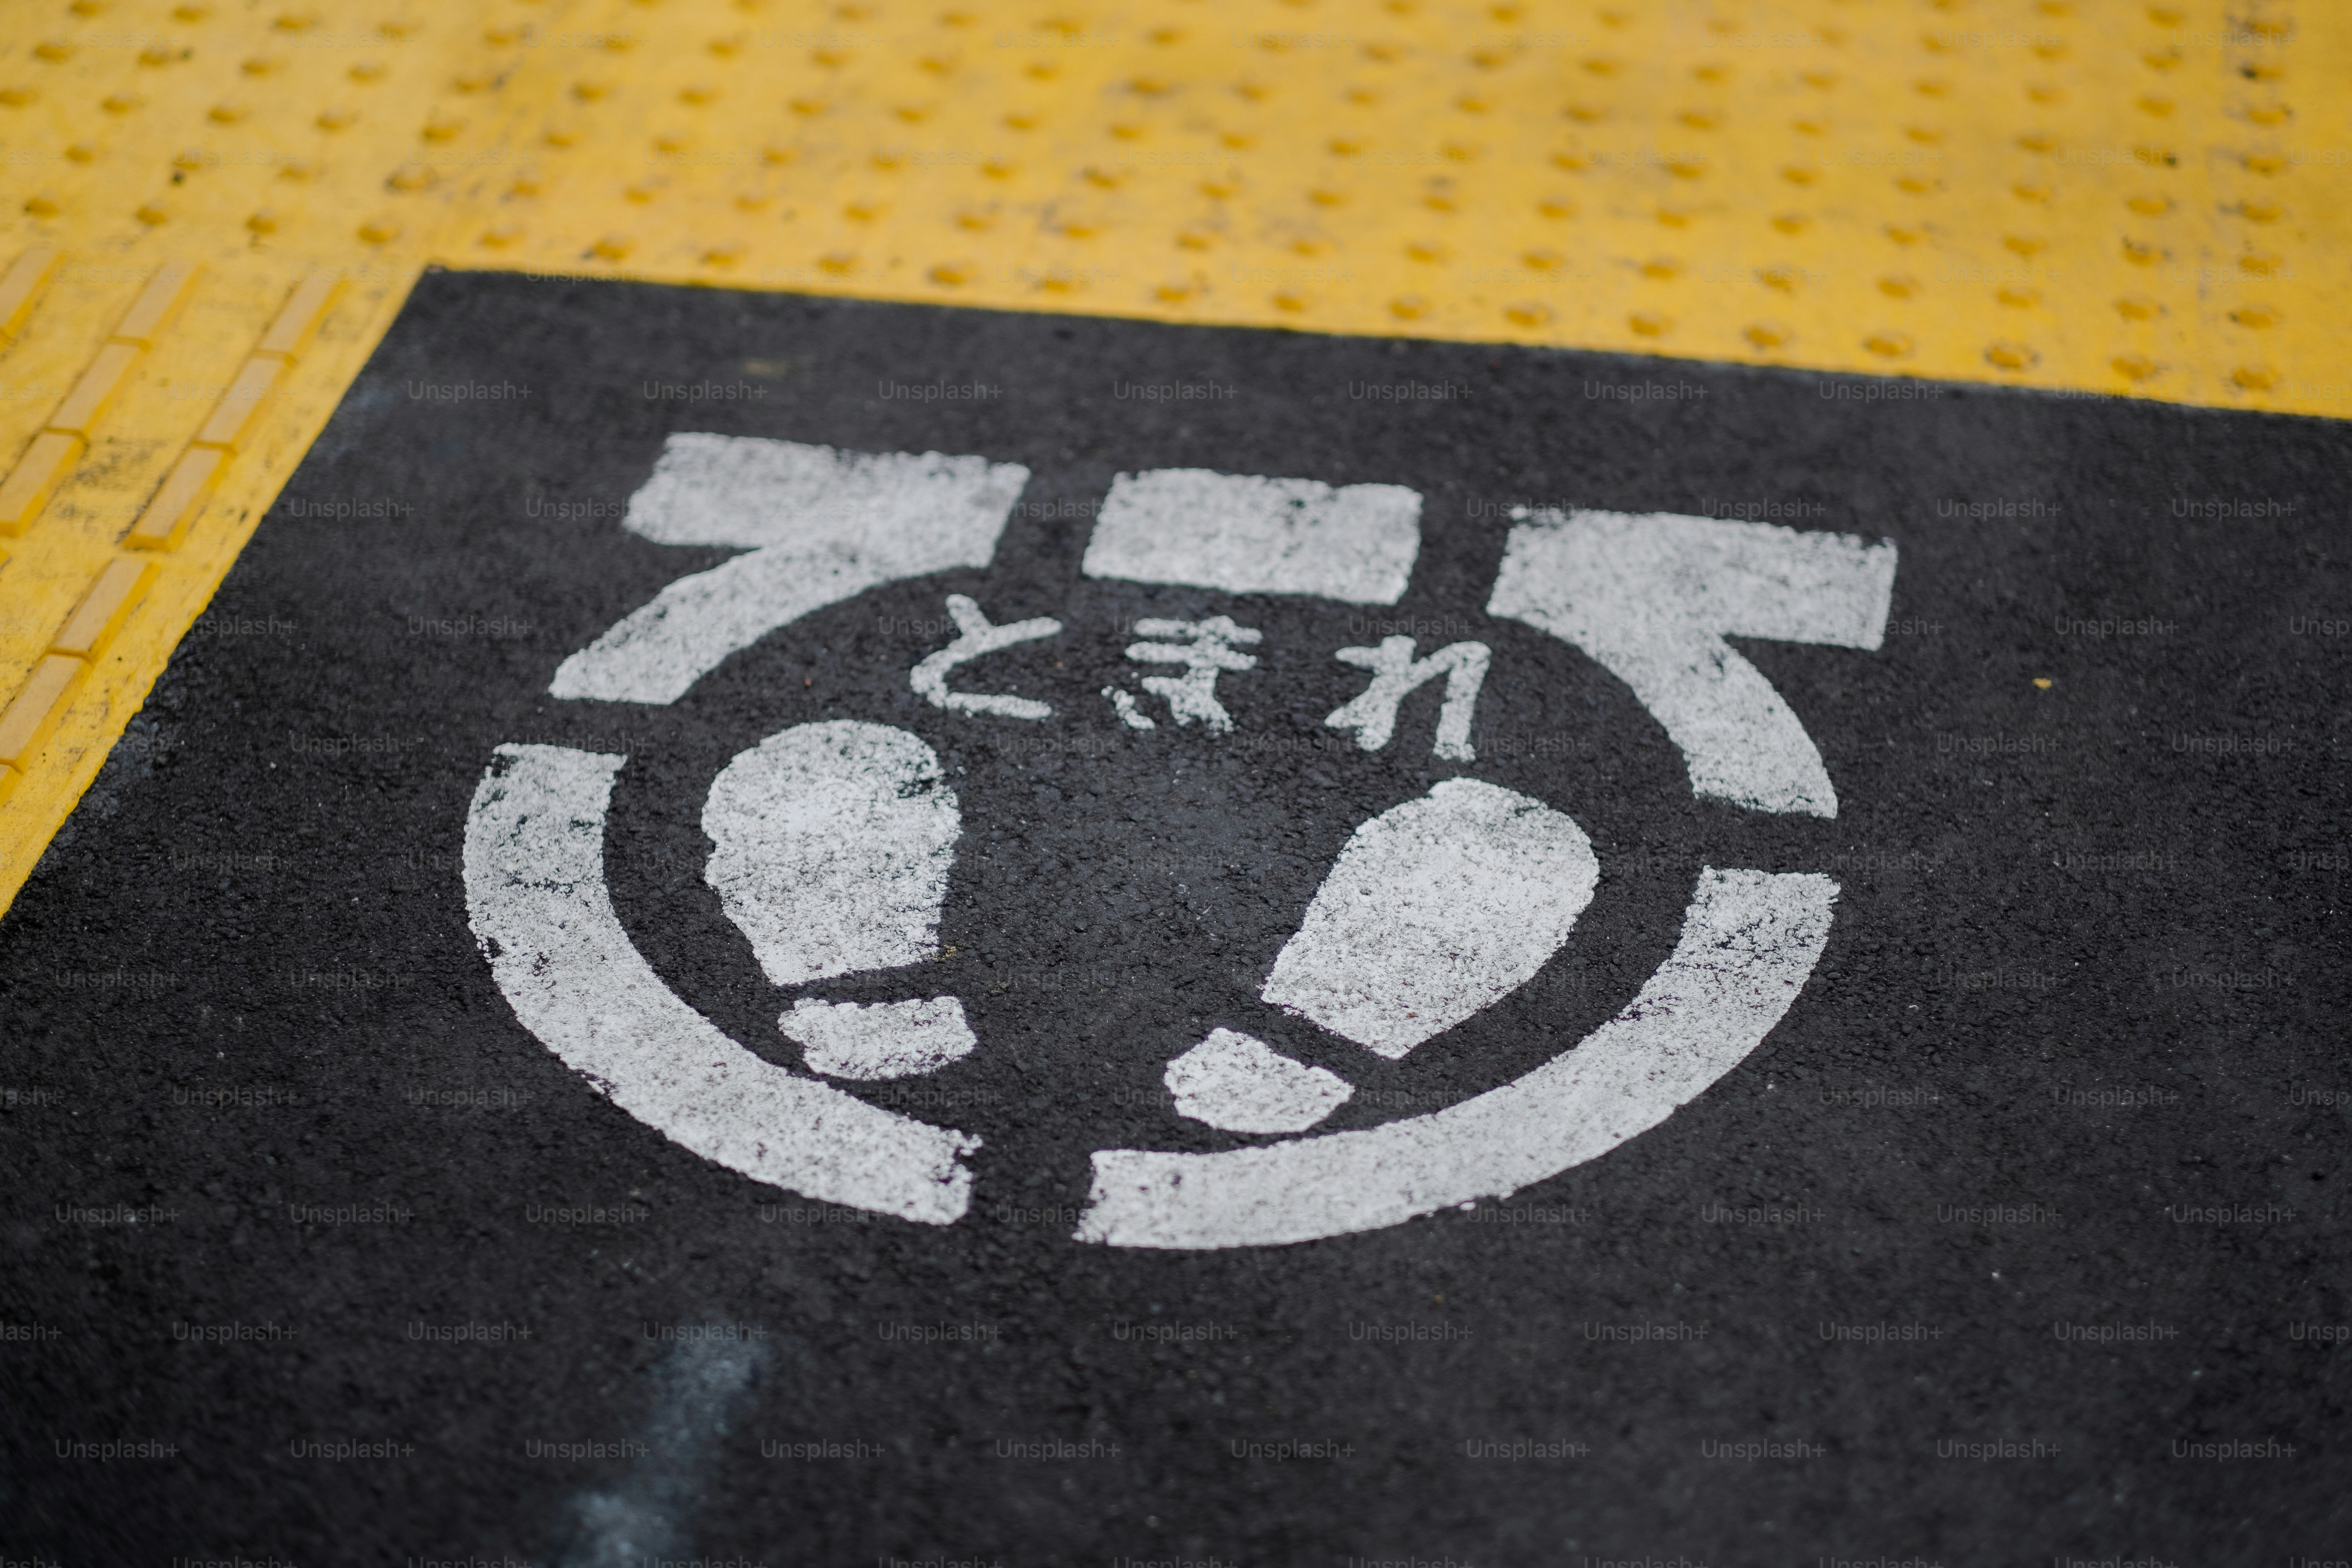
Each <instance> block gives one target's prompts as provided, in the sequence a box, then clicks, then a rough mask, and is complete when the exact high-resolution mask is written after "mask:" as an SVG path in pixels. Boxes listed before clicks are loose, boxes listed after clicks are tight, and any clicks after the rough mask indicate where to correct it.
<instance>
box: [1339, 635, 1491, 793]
mask: <svg viewBox="0 0 2352 1568" xmlns="http://www.w3.org/2000/svg"><path fill="white" fill-rule="evenodd" d="M1413 642H1414V639H1413V638H1412V637H1382V638H1381V646H1380V647H1343V648H1341V649H1340V650H1339V652H1338V653H1335V654H1333V655H1332V656H1331V657H1332V658H1336V659H1338V660H1339V662H1340V663H1341V664H1352V665H1354V666H1355V667H1356V668H1359V669H1369V670H1370V671H1371V672H1372V683H1371V685H1370V686H1369V687H1367V688H1365V689H1364V694H1363V695H1362V696H1361V697H1359V698H1357V699H1356V700H1354V701H1352V702H1349V703H1348V704H1346V705H1345V706H1344V707H1341V708H1339V709H1338V710H1335V711H1334V712H1333V713H1332V715H1331V716H1330V717H1329V718H1328V719H1326V720H1324V721H1323V722H1324V724H1325V725H1326V726H1328V728H1330V729H1334V730H1353V731H1356V745H1357V746H1358V748H1359V749H1360V750H1363V751H1367V752H1377V751H1379V750H1380V749H1381V747H1382V746H1385V745H1387V744H1388V743H1389V737H1390V736H1391V735H1393V734H1394V733H1396V716H1397V706H1398V704H1400V703H1402V701H1403V700H1405V699H1406V698H1407V697H1409V696H1411V695H1412V693H1413V692H1415V691H1418V690H1419V689H1421V688H1422V686H1423V684H1424V683H1425V682H1428V681H1431V680H1434V679H1437V677H1439V676H1441V675H1442V676H1444V677H1445V701H1444V705H1443V706H1442V707H1440V708H1439V709H1438V710H1437V743H1436V744H1435V745H1433V746H1432V747H1431V748H1430V751H1431V753H1432V754H1433V755H1434V756H1437V757H1441V758H1443V759H1444V760H1445V761H1446V762H1449V763H1470V762H1475V761H1477V759H1478V753H1477V752H1475V751H1474V750H1472V749H1471V745H1470V721H1471V719H1472V718H1473V717H1474V716H1475V714H1476V712H1477V709H1478V689H1479V688H1480V687H1481V686H1483V685H1485V684H1486V665H1487V662H1488V661H1489V660H1490V659H1491V658H1493V654H1492V651H1491V650H1490V649H1489V648H1488V647H1486V644H1485V643H1482V642H1457V643H1449V644H1447V645H1446V646H1445V647H1442V648H1439V649H1438V650H1437V651H1436V652H1435V653H1433V654H1431V655H1430V656H1429V657H1428V658H1423V659H1415V658H1413V657H1412V649H1413Z"/></svg>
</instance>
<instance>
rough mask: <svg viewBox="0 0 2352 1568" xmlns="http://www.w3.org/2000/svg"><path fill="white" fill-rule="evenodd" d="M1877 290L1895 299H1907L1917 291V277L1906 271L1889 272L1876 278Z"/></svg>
mask: <svg viewBox="0 0 2352 1568" xmlns="http://www.w3.org/2000/svg"><path fill="white" fill-rule="evenodd" d="M1878 291H1879V292H1880V293H1882V294H1887V295H1892V296H1893V297H1894V298H1895V299H1897V300H1908V299H1909V298H1911V296H1912V295H1914V294H1916V293H1917V292H1919V279H1916V278H1914V277H1912V276H1911V274H1909V273H1908V272H1890V273H1888V274H1887V275H1886V276H1885V277H1884V278H1881V279H1879V280H1878Z"/></svg>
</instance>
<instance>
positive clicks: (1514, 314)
mask: <svg viewBox="0 0 2352 1568" xmlns="http://www.w3.org/2000/svg"><path fill="white" fill-rule="evenodd" d="M1503 314H1504V315H1506V316H1507V317H1508V318H1510V320H1511V321H1512V322H1513V323H1514V324H1515V325H1517V326H1522V327H1540V326H1542V325H1543V324H1544V323H1545V322H1547V321H1550V320H1551V307H1550V306H1549V305H1545V304H1540V303H1538V302H1537V301H1535V300H1523V301H1521V302H1520V303H1518V304H1516V305H1507V306H1505V307H1504V308H1503ZM1636 330H1638V329H1636Z"/></svg>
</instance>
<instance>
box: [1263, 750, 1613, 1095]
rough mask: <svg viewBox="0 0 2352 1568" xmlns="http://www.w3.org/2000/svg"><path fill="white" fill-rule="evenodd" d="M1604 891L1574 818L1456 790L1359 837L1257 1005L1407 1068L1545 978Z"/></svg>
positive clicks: (1491, 794) (1520, 801)
mask: <svg viewBox="0 0 2352 1568" xmlns="http://www.w3.org/2000/svg"><path fill="white" fill-rule="evenodd" d="M1600 879H1601V865H1600V862H1599V861H1597V860H1595V859H1594V858H1593V855H1592V841H1591V839H1589V838H1587V837H1585V836H1584V830H1583V829H1582V828H1580V827H1579V826H1577V825H1576V824H1575V822H1574V821H1573V820H1571V819H1570V818H1569V817H1567V816H1563V815H1562V814H1560V813H1559V812H1557V811H1554V810H1553V809H1552V808H1551V807H1549V806H1548V805H1544V804H1543V802H1541V801H1539V800H1534V799H1530V798H1529V797H1528V796H1527V795H1520V794H1517V792H1515V791H1512V790H1507V789H1504V788H1501V787H1500V786H1498V785H1496V784H1486V783H1484V782H1483V781H1480V780H1477V779H1448V780H1446V781H1445V782H1444V783H1443V784H1437V785H1435V786H1434V787H1433V788H1432V789H1431V790H1430V792H1429V794H1428V795H1427V796H1425V797H1424V798H1423V799H1420V800H1409V801H1407V802H1405V803H1404V804H1403V805H1400V806H1395V807H1392V808H1391V809H1390V810H1388V811H1384V812H1382V813H1381V815H1380V816H1376V817H1374V818H1372V820H1371V821H1370V822H1367V823H1365V824H1364V825H1363V826H1361V827H1359V828H1358V829H1356V832H1355V835H1354V837H1351V838H1349V840H1348V843H1347V846H1346V847H1344V848H1342V849H1341V850H1340V851H1339V860H1338V862H1337V863H1336V864H1334V865H1333V866H1332V868H1331V870H1330V873H1329V874H1328V876H1326V877H1325V878H1324V879H1323V886H1322V887H1321V888H1320V889H1317V891H1316V894H1315V900H1314V902H1312V903H1310V904H1309V905H1307V918H1306V919H1305V920H1304V921H1301V922H1300V923H1299V927H1298V934H1297V935H1296V936H1294V937H1292V938H1291V939H1290V941H1289V942H1288V943H1287V944H1286V945H1285V946H1284V948H1283V950H1282V952H1280V953H1279V954H1278V955H1277V956H1276V959H1275V961H1274V973H1272V974H1271V975H1270V976H1269V977H1268V978H1267V980H1266V983H1265V989H1264V990H1262V991H1261V992H1260V993H1259V994H1260V995H1261V996H1262V997H1264V998H1265V1000H1266V1001H1267V1002H1270V1003H1272V1004H1273V1005H1276V1006H1277V1007H1280V1008H1282V1009H1283V1010H1284V1011H1286V1012H1289V1013H1296V1014H1297V1015H1298V1016H1301V1017H1304V1018H1309V1019H1312V1020H1313V1021H1314V1022H1316V1023H1318V1024H1320V1025H1322V1026H1324V1027H1325V1028H1327V1029H1328V1030H1330V1031H1331V1032H1332V1033H1334V1034H1337V1035H1344V1036H1346V1037H1348V1038H1349V1039H1351V1040H1353V1041H1355V1042H1356V1043H1357V1044H1358V1045H1360V1046H1364V1047H1368V1048H1370V1049H1371V1050H1374V1051H1377V1052H1379V1053H1380V1054H1381V1056H1384V1057H1389V1058H1397V1057H1402V1056H1403V1055H1404V1054H1405V1053H1406V1052H1407V1051H1410V1050H1412V1048H1413V1047H1415V1046H1417V1045H1419V1044H1421V1042H1422V1041H1423V1040H1425V1039H1428V1038H1429V1037H1431V1036H1432V1035H1435V1034H1439V1033H1441V1032H1443V1031H1444V1030H1446V1029H1450V1028H1452V1027H1453V1026H1454V1025H1456V1024H1458V1023H1460V1022H1462V1020H1463V1019H1465V1018H1467V1017H1468V1016H1471V1015H1472V1014H1473V1013H1475V1012H1477V1011H1479V1010H1480V1009H1481V1008H1485V1007H1489V1006H1492V1005H1494V1004H1495V1003H1496V1002H1497V1001H1499V1000H1501V999H1502V998H1503V997H1504V996H1506V995H1507V994H1509V993H1510V992H1511V991H1512V990H1514V989H1515V988H1517V986H1519V985H1521V984H1525V983H1526V982H1527V981H1528V979H1529V978H1530V977H1531V976H1533V975H1534V973H1536V971H1538V969H1541V968H1542V967H1543V966H1544V963H1545V961H1546V960H1548V959H1549V958H1550V957H1551V955H1552V954H1553V952H1556V951H1558V949H1559V945H1560V943H1562V942H1566V941H1567V940H1568V933H1569V931H1570V928H1571V927H1573V926H1574V925H1575V924H1576V917H1577V916H1579V915H1580V914H1582V913H1583V912H1584V906H1585V905H1587V904H1589V903H1591V901H1592V889H1593V887H1594V885H1595V884H1596V883H1597V882H1598V881H1599V880H1600Z"/></svg>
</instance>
